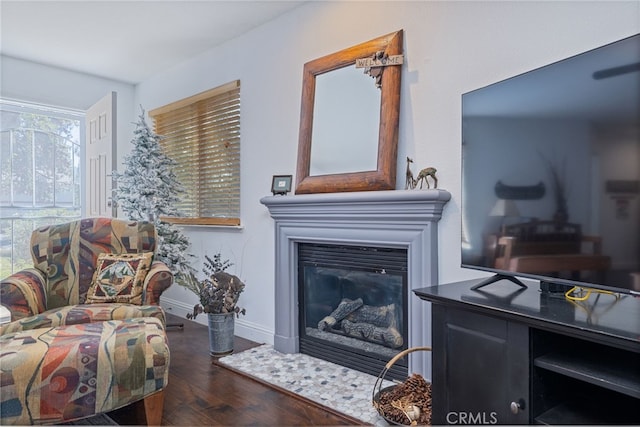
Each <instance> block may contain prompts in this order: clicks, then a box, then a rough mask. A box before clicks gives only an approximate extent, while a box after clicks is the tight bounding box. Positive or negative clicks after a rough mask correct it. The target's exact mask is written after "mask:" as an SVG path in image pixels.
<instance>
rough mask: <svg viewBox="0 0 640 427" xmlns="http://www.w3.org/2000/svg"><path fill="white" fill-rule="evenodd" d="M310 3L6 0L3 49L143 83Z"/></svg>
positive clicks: (1, 14)
mask: <svg viewBox="0 0 640 427" xmlns="http://www.w3.org/2000/svg"><path fill="white" fill-rule="evenodd" d="M304 2H305V0H302V1H293V0H287V1H271V0H268V1H267V0H263V1H249V0H241V1H238V0H235V1H222V0H199V1H191V0H164V1H158V0H129V1H88V0H85V1H78V0H76V1H59V0H48V1H46V0H45V1H29V0H0V53H2V54H3V55H7V56H11V57H15V58H20V59H25V60H29V61H34V62H38V63H43V64H47V65H52V66H56V67H62V68H66V69H70V70H74V71H80V72H84V73H88V74H93V75H96V76H100V77H106V78H110V79H114V80H118V81H123V82H127V83H133V84H135V83H139V82H140V81H143V80H145V79H146V78H148V77H150V76H151V75H153V74H155V73H157V72H159V71H161V70H164V69H167V68H169V67H171V66H172V65H175V64H177V63H180V62H182V61H184V60H186V59H188V58H191V57H193V56H196V55H198V54H200V53H202V52H204V51H206V50H208V49H211V48H212V47H214V46H216V45H219V44H221V43H223V42H225V41H227V40H230V39H233V38H235V37H237V36H239V35H241V34H243V33H245V32H247V31H250V30H251V29H253V28H256V27H258V26H260V25H262V24H264V23H265V22H268V21H270V20H272V19H274V18H276V17H277V16H279V15H281V14H283V13H286V12H288V11H289V10H291V9H293V8H295V7H297V6H299V5H300V4H302V3H304Z"/></svg>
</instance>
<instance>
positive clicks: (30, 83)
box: [0, 55, 139, 164]
mask: <svg viewBox="0 0 640 427" xmlns="http://www.w3.org/2000/svg"><path fill="white" fill-rule="evenodd" d="M0 70H1V73H0V96H2V97H3V98H9V99H15V100H20V101H27V102H33V103H39V104H45V105H50V106H54V107H64V108H70V109H75V110H82V111H85V110H86V109H87V108H89V107H90V106H91V105H93V104H94V103H95V102H97V101H98V100H99V99H101V98H102V97H104V96H105V95H106V94H107V93H109V92H111V91H115V92H117V93H118V114H117V118H116V119H117V121H118V134H117V138H118V142H119V144H120V146H124V147H125V148H123V149H122V150H119V152H118V164H121V163H122V158H123V157H122V156H123V154H126V153H128V152H129V151H131V149H130V148H129V147H128V146H127V145H130V144H129V142H130V141H131V139H132V138H133V129H134V126H133V122H134V119H133V118H132V117H134V114H136V115H137V114H139V111H138V110H136V109H135V108H134V105H135V104H134V103H133V97H134V90H135V87H134V86H133V85H132V84H129V83H123V82H118V81H114V80H109V79H104V78H101V77H96V76H92V75H89V74H84V73H77V72H74V71H70V70H65V69H63V68H58V67H50V66H47V65H43V64H38V63H35V62H30V61H24V60H21V59H17V58H13V57H8V56H4V55H3V56H0Z"/></svg>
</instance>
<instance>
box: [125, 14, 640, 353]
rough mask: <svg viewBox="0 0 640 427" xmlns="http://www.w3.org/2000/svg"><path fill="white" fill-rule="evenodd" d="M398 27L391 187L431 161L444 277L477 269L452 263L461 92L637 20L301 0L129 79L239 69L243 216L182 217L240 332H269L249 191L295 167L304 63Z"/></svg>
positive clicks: (170, 85)
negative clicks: (233, 288) (237, 225)
mask: <svg viewBox="0 0 640 427" xmlns="http://www.w3.org/2000/svg"><path fill="white" fill-rule="evenodd" d="M398 29H404V31H405V42H404V44H405V55H406V57H405V65H404V66H403V67H404V69H403V77H402V78H403V82H402V94H401V118H400V140H399V150H398V159H399V162H398V181H397V182H398V184H397V187H398V188H403V186H404V170H405V163H404V159H405V157H406V156H407V155H408V156H410V157H412V158H413V159H414V161H415V163H414V169H416V170H419V169H421V168H423V167H426V166H434V167H436V168H437V169H438V177H439V185H440V187H441V188H444V189H447V190H449V191H450V192H451V193H452V196H453V198H452V200H451V202H449V204H448V205H447V207H446V209H445V212H444V218H443V219H442V221H441V222H440V225H439V231H440V234H439V247H440V261H439V269H440V282H441V283H445V282H450V281H457V280H462V279H466V278H471V277H476V276H477V275H478V274H480V273H476V272H472V271H467V270H462V269H461V268H460V267H459V265H460V243H459V242H460V227H459V224H460V203H459V201H460V138H461V129H460V120H461V118H460V95H461V94H462V93H463V92H466V91H469V90H472V89H476V88H478V87H481V86H485V85H487V84H490V83H493V82H495V81H498V80H501V79H504V78H507V77H510V76H512V75H516V74H519V73H522V72H524V71H527V70H529V69H533V68H537V67H539V66H541V65H545V64H548V63H550V62H554V61H556V60H559V59H562V58H565V57H567V56H571V55H574V54H576V53H580V52H582V51H585V50H589V49H591V48H594V47H596V46H600V45H602V44H605V43H608V42H611V41H614V40H618V39H621V38H623V37H626V36H629V35H631V34H634V33H637V32H639V31H640V2H638V1H627V2H609V1H602V2H595V1H585V2H575V1H574V2H539V1H537V2H522V1H516V2H504V1H500V2H427V1H414V2H399V1H393V2H391V1H388V2H311V3H309V4H306V5H303V6H302V7H299V8H297V9H294V10H293V11H292V12H290V13H288V14H287V15H284V16H282V17H280V18H277V19H276V20H273V21H271V22H269V23H267V24H266V25H263V26H261V27H259V28H257V29H255V30H254V31H252V32H250V33H248V34H245V35H243V36H241V37H239V38H237V39H234V40H232V41H230V42H228V43H225V44H224V45H223V46H220V47H218V48H216V49H214V50H212V51H209V52H207V53H206V54H203V55H201V56H199V57H197V58H193V59H192V60H190V61H187V62H185V63H182V64H179V65H177V66H175V67H173V68H171V69H169V70H166V71H165V72H163V73H160V74H157V75H155V76H154V77H153V78H151V79H148V80H147V81H145V82H143V83H141V84H140V85H138V87H137V90H136V104H138V103H140V104H142V105H144V107H145V109H147V110H151V109H153V108H156V107H158V106H161V105H164V104H166V103H169V102H172V101H175V100H177V99H180V98H184V97H187V96H190V95H193V94H195V93H198V92H200V91H203V90H206V89H209V88H212V87H215V86H217V85H220V84H223V83H226V82H228V81H230V80H233V79H238V78H239V79H240V80H241V84H242V89H241V99H242V110H241V120H242V125H241V126H242V142H241V144H242V160H241V162H242V224H243V228H242V229H241V230H236V229H233V230H232V229H211V228H195V227H192V228H187V229H186V230H187V234H188V235H189V236H190V238H191V239H192V243H193V252H194V253H196V254H203V253H207V254H214V253H216V252H217V251H221V252H222V254H223V256H225V257H229V258H231V259H232V261H234V262H235V263H236V266H235V268H236V269H237V270H236V271H235V272H236V274H238V275H240V277H242V278H243V279H244V281H245V282H246V284H247V288H246V291H245V294H243V296H242V297H241V303H242V305H244V306H245V307H246V308H247V315H246V316H245V317H243V318H240V319H239V322H238V324H237V325H238V331H237V332H238V334H239V335H243V336H246V337H248V338H253V339H257V340H259V341H265V342H272V336H271V334H272V332H273V328H274V250H273V246H274V237H273V234H274V231H273V222H272V220H271V218H270V217H269V215H268V213H267V210H266V208H264V207H263V206H262V205H261V204H260V203H259V200H260V198H261V197H263V196H265V195H268V194H269V189H270V183H271V177H272V175H275V174H295V169H296V155H297V144H298V126H299V113H300V96H301V87H302V67H303V64H304V63H305V62H307V61H310V60H312V59H315V58H318V57H320V56H324V55H326V54H330V53H333V52H335V51H338V50H341V49H344V48H346V47H349V46H352V45H354V44H357V43H360V42H364V41H367V40H370V39H372V38H375V37H378V36H380V35H383V34H387V33H390V32H392V31H395V30H398ZM198 268H199V266H198ZM232 269H233V268H232ZM165 296H166V299H165V302H166V301H168V302H169V304H168V305H169V308H170V309H171V310H174V311H175V312H181V311H184V310H185V309H188V308H189V307H190V306H192V304H193V303H195V302H196V299H195V296H193V295H190V294H189V293H188V292H186V291H184V290H183V289H180V288H179V287H173V288H172V289H170V290H169V291H168V292H166V293H165ZM199 320H200V321H204V319H203V318H199Z"/></svg>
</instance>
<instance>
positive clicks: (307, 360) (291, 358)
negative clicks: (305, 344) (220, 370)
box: [219, 344, 393, 426]
mask: <svg viewBox="0 0 640 427" xmlns="http://www.w3.org/2000/svg"><path fill="white" fill-rule="evenodd" d="M219 363H221V364H224V365H227V366H229V367H231V368H234V369H237V370H239V371H242V372H244V373H246V374H248V375H251V376H253V377H256V378H259V379H261V380H263V381H266V382H268V383H270V384H274V385H276V386H278V387H281V388H283V389H286V390H288V391H291V392H293V393H295V394H298V395H300V396H303V397H305V398H307V399H309V400H312V401H314V402H316V403H319V404H321V405H324V406H327V407H330V408H332V409H334V410H336V411H339V412H342V413H343V414H346V415H349V416H351V417H353V418H356V419H358V420H361V421H363V422H365V423H369V424H373V425H380V426H383V425H384V426H386V425H387V423H386V422H385V420H384V418H382V417H381V416H380V415H379V414H378V412H377V411H376V410H375V408H374V407H373V404H372V403H371V398H372V392H373V388H374V386H375V383H376V377H374V376H373V375H369V374H365V373H363V372H360V371H356V370H353V369H350V368H346V367H344V366H340V365H336V364H334V363H331V362H327V361H325V360H321V359H317V358H315V357H311V356H308V355H306V354H301V353H297V354H285V353H280V352H278V351H276V350H275V349H274V348H273V346H271V345H269V344H263V345H261V346H259V347H255V348H252V349H249V350H245V351H243V352H240V353H235V354H231V355H229V356H225V357H222V358H220V359H219ZM392 384H393V383H392V382H390V381H385V382H384V384H383V385H382V387H383V388H384V387H386V386H389V385H392Z"/></svg>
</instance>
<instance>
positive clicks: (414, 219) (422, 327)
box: [260, 190, 451, 379]
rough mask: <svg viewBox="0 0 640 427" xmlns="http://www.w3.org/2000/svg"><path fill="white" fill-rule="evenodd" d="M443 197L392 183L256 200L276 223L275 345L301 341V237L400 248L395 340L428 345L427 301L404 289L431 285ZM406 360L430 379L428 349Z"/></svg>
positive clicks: (292, 346) (296, 347)
mask: <svg viewBox="0 0 640 427" xmlns="http://www.w3.org/2000/svg"><path fill="white" fill-rule="evenodd" d="M450 197H451V195H450V194H449V193H448V192H447V191H444V190H396V191H366V192H350V193H327V194H304V195H295V196H268V197H264V198H262V199H261V200H260V202H261V203H263V204H264V205H265V206H267V208H268V209H269V213H270V215H271V217H272V218H273V219H274V222H275V303H276V308H275V315H276V317H275V331H274V332H275V336H274V347H275V348H276V350H278V351H281V352H283V353H299V352H300V351H301V346H302V347H303V348H304V347H305V346H306V344H305V338H304V337H305V334H306V326H305V331H301V329H302V327H301V324H303V323H302V321H301V319H300V310H299V305H300V297H301V295H300V290H299V280H300V278H299V275H300V274H299V273H300V271H299V264H298V261H299V250H298V249H299V247H300V246H303V247H304V245H305V244H314V245H324V246H339V247H362V248H385V249H398V250H401V251H404V252H405V254H406V290H404V291H403V292H404V293H405V294H406V295H405V301H404V303H405V306H404V307H403V308H402V310H403V316H404V324H403V325H402V328H406V341H405V342H404V343H403V345H402V346H403V347H404V348H407V347H409V348H410V347H417V346H423V345H430V343H431V307H430V305H429V304H428V303H425V302H424V301H422V300H420V299H419V298H418V297H416V296H415V295H413V293H412V292H411V291H412V290H413V289H417V288H421V287H424V286H431V285H435V284H437V280H438V256H437V253H438V233H437V222H438V221H439V220H440V218H441V216H442V210H443V208H444V205H445V204H446V203H447V201H448V200H449V199H450ZM343 258H346V257H343ZM341 274H342V273H341ZM334 280H337V279H334ZM345 298H347V299H352V298H349V297H348V296H346V297H345ZM341 299H342V298H341ZM363 302H364V301H363ZM332 309H333V308H332ZM315 316H319V314H316V315H315ZM301 337H302V338H301ZM332 350H333V349H332ZM394 351H395V350H394ZM320 353H322V350H320ZM349 357H352V358H362V354H360V353H359V352H357V351H355V352H352V353H351V354H350V355H349ZM384 357H386V356H383V358H384ZM336 363H338V364H345V363H344V362H342V361H340V360H339V361H336ZM406 365H407V371H408V372H409V373H418V374H421V375H423V376H424V377H425V378H427V379H430V378H431V357H430V353H428V352H420V351H419V352H414V353H411V354H409V355H408V360H407V362H406ZM377 373H379V372H376V375H377Z"/></svg>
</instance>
